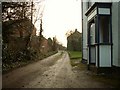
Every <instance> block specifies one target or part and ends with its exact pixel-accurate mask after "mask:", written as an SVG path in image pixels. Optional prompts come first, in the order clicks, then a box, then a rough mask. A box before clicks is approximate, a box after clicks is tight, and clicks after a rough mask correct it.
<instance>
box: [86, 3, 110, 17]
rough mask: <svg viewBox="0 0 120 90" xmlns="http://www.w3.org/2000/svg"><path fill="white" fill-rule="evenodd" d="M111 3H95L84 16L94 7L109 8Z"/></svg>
mask: <svg viewBox="0 0 120 90" xmlns="http://www.w3.org/2000/svg"><path fill="white" fill-rule="evenodd" d="M111 5H112V3H111V2H95V3H94V4H93V5H92V6H91V7H90V8H89V9H88V10H87V11H86V13H85V15H86V16H88V14H89V13H90V12H91V11H92V10H93V9H94V8H95V7H96V6H99V7H103V8H109V7H111Z"/></svg>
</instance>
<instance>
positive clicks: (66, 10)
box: [36, 0, 82, 46]
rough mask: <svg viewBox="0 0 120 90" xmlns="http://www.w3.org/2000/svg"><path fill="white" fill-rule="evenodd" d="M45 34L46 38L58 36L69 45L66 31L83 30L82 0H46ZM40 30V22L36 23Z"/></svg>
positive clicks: (64, 43) (60, 40)
mask: <svg viewBox="0 0 120 90" xmlns="http://www.w3.org/2000/svg"><path fill="white" fill-rule="evenodd" d="M42 19H43V30H44V31H43V35H44V36H45V37H46V38H49V37H51V38H52V37H54V36H56V37H57V40H58V41H59V42H60V43H62V44H63V45H64V46H67V39H66V35H65V34H66V32H67V31H68V30H75V29H77V30H78V31H80V32H81V31H82V30H81V27H82V25H81V0H45V8H44V13H43V18H42ZM36 28H37V29H38V30H39V24H37V25H36Z"/></svg>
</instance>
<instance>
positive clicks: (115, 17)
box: [112, 2, 120, 66]
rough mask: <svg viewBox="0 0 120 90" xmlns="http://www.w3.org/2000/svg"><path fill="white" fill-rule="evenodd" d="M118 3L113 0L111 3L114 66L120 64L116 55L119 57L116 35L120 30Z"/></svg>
mask: <svg viewBox="0 0 120 90" xmlns="http://www.w3.org/2000/svg"><path fill="white" fill-rule="evenodd" d="M118 17H119V15H118V3H117V2H113V3H112V35H113V65H114V66H120V65H119V64H118V57H119V51H118V46H119V45H118V40H119V39H118V35H119V32H120V30H119V29H118V27H119V24H118Z"/></svg>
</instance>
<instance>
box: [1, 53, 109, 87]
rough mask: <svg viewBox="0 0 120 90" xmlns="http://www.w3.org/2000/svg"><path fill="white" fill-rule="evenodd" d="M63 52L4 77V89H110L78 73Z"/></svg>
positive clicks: (85, 74) (84, 72)
mask: <svg viewBox="0 0 120 90" xmlns="http://www.w3.org/2000/svg"><path fill="white" fill-rule="evenodd" d="M60 55H61V52H59V53H57V54H55V55H53V56H51V57H48V58H46V59H44V60H42V61H38V62H36V63H33V64H30V65H27V66H25V67H22V68H19V69H16V70H14V71H12V72H10V73H8V74H5V75H3V87H13V88H15V87H19V88H106V87H107V88H108V87H110V86H108V85H105V84H104V83H101V82H96V81H94V80H93V79H92V78H91V77H90V76H89V75H88V74H87V73H86V71H85V70H81V71H80V70H79V71H76V70H75V69H73V67H72V66H71V64H70V59H69V56H68V54H67V52H64V53H63V54H62V56H61V58H56V57H58V56H60Z"/></svg>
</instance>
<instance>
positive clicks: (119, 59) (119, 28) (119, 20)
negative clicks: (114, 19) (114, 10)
mask: <svg viewBox="0 0 120 90" xmlns="http://www.w3.org/2000/svg"><path fill="white" fill-rule="evenodd" d="M118 7H119V10H118V11H119V13H118V16H119V18H118V26H119V27H118V31H119V39H118V40H119V41H118V43H119V44H118V46H119V53H118V54H120V1H119V3H118ZM118 56H119V55H118ZM118 64H119V66H120V56H119V57H118Z"/></svg>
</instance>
